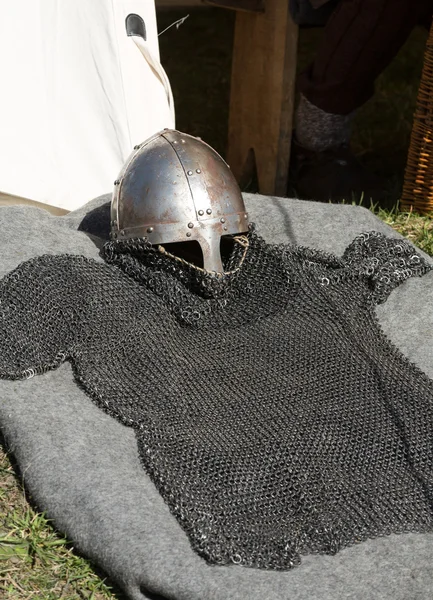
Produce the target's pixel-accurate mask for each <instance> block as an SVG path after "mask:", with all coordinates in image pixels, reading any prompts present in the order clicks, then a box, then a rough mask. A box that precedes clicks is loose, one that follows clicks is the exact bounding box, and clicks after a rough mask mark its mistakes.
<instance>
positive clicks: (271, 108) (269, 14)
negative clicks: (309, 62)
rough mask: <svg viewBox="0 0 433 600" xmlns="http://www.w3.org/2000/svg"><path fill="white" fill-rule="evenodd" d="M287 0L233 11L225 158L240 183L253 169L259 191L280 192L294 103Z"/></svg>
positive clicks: (293, 38)
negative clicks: (262, 8) (253, 9)
mask: <svg viewBox="0 0 433 600" xmlns="http://www.w3.org/2000/svg"><path fill="white" fill-rule="evenodd" d="M288 6H289V2H288V0H265V12H264V13H249V12H241V11H239V12H237V14H236V27H235V38H234V48H233V65H232V78H231V94H230V118H229V136H228V149H227V160H228V163H229V165H230V166H231V168H232V171H233V173H234V175H235V177H236V178H237V180H238V181H239V182H240V184H241V186H244V185H245V183H246V182H248V181H249V180H251V178H252V176H253V171H254V168H256V169H257V177H258V184H259V191H260V193H262V194H269V195H277V196H285V195H286V190H287V180H288V168H289V159H290V142H291V136H292V120H293V109H294V96H295V94H294V90H295V77H296V58H297V45H298V27H297V26H296V25H295V24H294V23H293V21H292V18H291V16H290V14H289V10H288Z"/></svg>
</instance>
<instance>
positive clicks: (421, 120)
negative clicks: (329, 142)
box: [400, 25, 433, 215]
mask: <svg viewBox="0 0 433 600" xmlns="http://www.w3.org/2000/svg"><path fill="white" fill-rule="evenodd" d="M400 208H401V210H409V211H410V210H413V211H415V212H418V213H420V214H424V215H425V214H432V213H433V25H432V27H431V29H430V33H429V36H428V40H427V46H426V50H425V54H424V66H423V71H422V75H421V82H420V86H419V91H418V98H417V104H416V109H415V115H414V122H413V127H412V133H411V138H410V145H409V152H408V158H407V164H406V171H405V174H404V183H403V193H402V198H401V203H400Z"/></svg>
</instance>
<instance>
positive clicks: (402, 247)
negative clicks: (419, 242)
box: [343, 231, 433, 304]
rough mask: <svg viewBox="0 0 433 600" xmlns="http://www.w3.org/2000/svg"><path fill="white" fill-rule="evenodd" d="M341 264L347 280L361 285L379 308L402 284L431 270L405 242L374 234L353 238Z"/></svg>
mask: <svg viewBox="0 0 433 600" xmlns="http://www.w3.org/2000/svg"><path fill="white" fill-rule="evenodd" d="M343 262H344V264H345V270H346V271H348V272H350V274H351V277H359V278H360V279H362V280H363V281H364V283H365V284H366V289H367V290H368V297H369V301H370V302H371V303H372V304H382V303H383V302H385V301H386V300H387V298H388V296H389V294H390V293H391V292H392V290H393V289H395V288H396V287H397V286H398V285H400V284H401V283H402V282H403V281H405V280H406V279H409V278H410V277H414V276H422V275H424V274H425V273H427V272H428V271H430V270H431V269H432V268H433V266H432V265H430V264H429V263H428V262H427V260H426V259H425V258H424V257H423V256H421V255H420V254H419V253H418V252H417V251H416V250H415V249H414V247H413V246H412V245H411V244H410V243H409V242H408V241H406V240H396V239H395V238H388V237H386V236H384V235H382V234H381V233H377V232H376V231H370V232H367V233H362V234H361V235H359V236H357V237H356V238H355V239H354V240H353V242H352V243H351V244H350V245H349V246H348V248H347V249H346V251H345V253H344V255H343Z"/></svg>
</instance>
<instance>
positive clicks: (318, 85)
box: [294, 0, 433, 200]
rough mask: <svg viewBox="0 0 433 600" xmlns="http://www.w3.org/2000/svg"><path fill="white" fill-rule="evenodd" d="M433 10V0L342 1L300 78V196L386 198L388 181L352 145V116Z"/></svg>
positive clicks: (297, 119)
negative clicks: (357, 157) (365, 167)
mask: <svg viewBox="0 0 433 600" xmlns="http://www.w3.org/2000/svg"><path fill="white" fill-rule="evenodd" d="M429 12H432V13H433V0H341V3H340V4H339V5H338V7H337V8H336V10H335V11H334V13H333V14H332V16H331V18H330V20H329V21H328V24H327V26H326V28H325V31H324V36H323V39H322V41H321V44H320V46H319V48H318V50H317V53H316V58H315V60H314V62H313V63H312V64H311V65H310V66H309V67H308V68H307V69H306V71H305V72H304V73H302V75H301V77H300V82H299V89H300V92H301V99H300V103H299V106H298V109H297V112H296V117H295V127H296V141H295V148H294V150H295V151H294V154H295V156H294V158H295V160H296V159H298V161H297V162H298V166H297V177H296V178H297V182H295V185H296V188H297V191H298V192H299V195H300V196H308V197H311V196H313V197H317V199H328V198H329V197H332V198H333V199H339V197H341V196H344V195H345V196H346V197H347V196H348V195H349V196H350V193H351V192H354V193H356V192H359V193H361V192H363V193H364V194H365V196H366V197H367V199H368V198H369V197H372V198H373V199H375V197H376V198H379V197H380V195H381V192H382V188H383V186H382V183H381V181H380V180H379V179H378V178H377V177H375V176H373V175H371V174H368V173H366V172H365V171H364V170H363V169H362V167H361V166H360V165H359V163H357V161H356V160H355V159H354V157H353V156H352V155H351V154H350V151H349V150H348V146H349V141H350V124H351V120H352V117H353V115H354V112H355V110H356V109H357V108H358V107H359V106H361V105H362V104H364V102H366V101H367V100H368V99H369V98H370V97H371V96H372V94H373V92H374V82H375V80H376V78H377V76H378V75H379V74H380V73H381V72H382V71H383V70H384V69H385V67H386V66H387V65H388V64H389V63H390V62H391V60H392V59H393V58H394V56H395V55H396V54H397V52H398V51H399V49H400V48H401V46H402V45H403V44H404V42H405V41H406V39H407V38H408V36H409V34H410V32H411V31H412V29H413V27H414V26H415V25H416V24H417V23H418V22H420V21H421V20H422V19H423V18H424V17H425V15H427V14H428V13H429ZM311 153H313V154H314V155H313V154H311ZM329 161H330V162H329ZM317 167H318V168H319V170H318V172H317V174H316V175H317V176H316V181H314V179H315V174H314V170H315V169H317ZM302 172H303V173H302ZM324 176H325V181H320V179H322V180H323V177H324ZM320 185H322V187H320ZM318 186H319V187H318ZM303 188H304V189H303ZM321 191H322V192H323V195H324V196H323V198H321V197H320V193H321ZM347 199H348V200H350V197H347Z"/></svg>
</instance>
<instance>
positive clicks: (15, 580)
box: [0, 449, 124, 600]
mask: <svg viewBox="0 0 433 600" xmlns="http://www.w3.org/2000/svg"><path fill="white" fill-rule="evenodd" d="M0 598H1V599H2V600H18V599H19V600H21V599H22V600H24V599H25V600H27V599H30V598H34V599H35V600H58V599H59V598H61V599H65V600H81V599H82V600H84V599H85V600H108V599H114V598H117V599H118V600H120V599H122V598H124V597H123V596H122V595H121V594H120V593H119V592H116V590H115V588H114V587H113V585H110V584H109V583H107V582H105V581H104V576H103V575H102V576H101V574H99V575H98V574H97V573H96V571H95V569H94V568H93V567H92V565H91V564H90V563H89V562H88V561H87V560H86V559H84V558H82V557H80V556H79V555H78V554H76V553H75V552H74V549H73V546H72V544H70V543H68V542H67V541H66V540H65V539H64V537H62V536H61V535H59V534H58V533H57V532H56V531H55V530H54V528H53V527H52V526H51V524H50V522H49V521H48V520H47V519H46V518H45V517H44V516H43V515H41V514H40V513H37V512H36V511H35V510H34V509H33V508H32V506H31V505H30V504H29V502H28V501H27V499H26V495H25V493H24V490H23V488H22V486H21V485H20V482H19V480H18V479H17V477H16V476H15V474H14V471H13V469H12V466H11V463H10V461H9V457H8V456H7V455H6V453H5V452H4V451H3V450H1V449H0Z"/></svg>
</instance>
